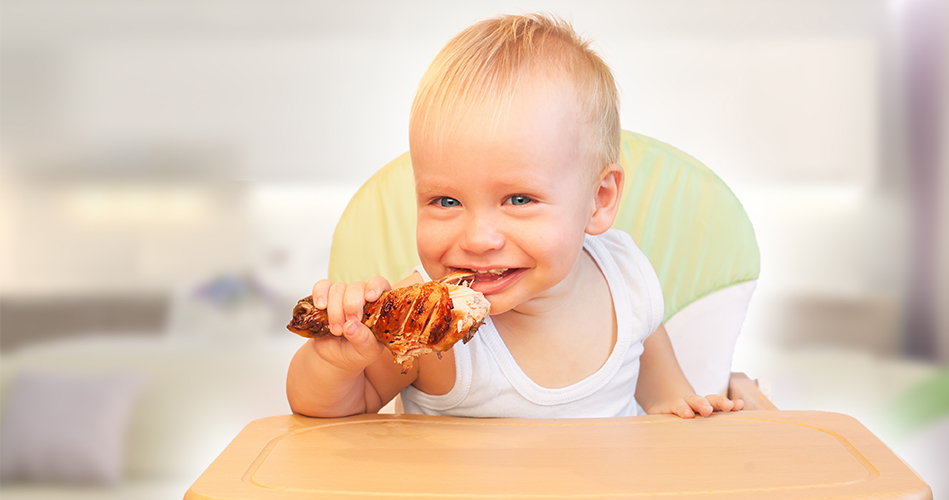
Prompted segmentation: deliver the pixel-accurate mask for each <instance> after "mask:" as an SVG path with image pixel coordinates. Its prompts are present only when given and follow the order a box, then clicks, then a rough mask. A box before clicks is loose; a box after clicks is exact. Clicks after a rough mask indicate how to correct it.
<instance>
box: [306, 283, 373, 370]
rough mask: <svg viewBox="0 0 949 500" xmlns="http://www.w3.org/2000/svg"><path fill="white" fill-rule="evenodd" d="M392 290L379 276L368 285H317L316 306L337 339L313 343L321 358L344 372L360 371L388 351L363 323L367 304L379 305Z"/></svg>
mask: <svg viewBox="0 0 949 500" xmlns="http://www.w3.org/2000/svg"><path fill="white" fill-rule="evenodd" d="M391 288H392V286H391V285H390V284H389V282H388V281H387V280H386V279H385V278H383V277H381V276H376V277H375V278H372V279H370V280H369V281H368V282H362V281H357V282H353V283H343V282H337V283H332V282H330V281H329V280H320V281H318V282H317V283H316V284H315V285H313V304H314V305H315V306H316V307H317V308H318V309H325V310H326V316H327V320H328V323H329V328H330V333H332V334H333V335H334V337H325V338H322V339H312V342H313V346H314V349H315V350H316V352H317V354H318V355H319V356H320V357H321V358H323V359H324V360H326V361H327V362H329V363H330V364H332V365H334V366H337V367H339V368H341V369H344V370H350V371H360V370H363V369H365V368H366V367H367V366H369V365H370V364H371V363H372V362H373V361H375V359H376V358H377V357H378V356H379V354H380V353H382V350H383V349H384V348H385V347H384V346H383V345H382V344H380V343H379V342H378V341H377V340H376V336H375V335H373V333H372V331H371V330H369V328H367V327H366V325H364V324H363V323H362V318H363V314H364V312H363V309H364V308H365V306H366V302H375V301H376V300H377V299H379V296H381V295H382V293H383V292H385V291H387V290H390V289H391Z"/></svg>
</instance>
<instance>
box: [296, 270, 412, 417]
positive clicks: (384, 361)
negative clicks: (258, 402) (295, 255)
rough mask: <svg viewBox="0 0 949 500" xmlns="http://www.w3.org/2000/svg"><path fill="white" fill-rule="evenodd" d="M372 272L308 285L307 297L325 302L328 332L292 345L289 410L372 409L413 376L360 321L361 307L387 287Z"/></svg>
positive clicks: (337, 412)
mask: <svg viewBox="0 0 949 500" xmlns="http://www.w3.org/2000/svg"><path fill="white" fill-rule="evenodd" d="M389 289H390V286H389V282H388V281H386V280H385V279H384V278H381V277H376V278H373V279H370V280H369V281H368V282H366V283H363V282H356V283H349V284H347V283H330V281H329V280H321V281H319V282H318V283H317V284H316V285H314V287H313V303H314V305H316V307H318V308H321V309H322V308H325V309H326V314H327V318H328V320H329V321H328V322H329V326H330V332H331V333H332V334H333V335H334V336H332V337H324V338H311V339H309V340H307V341H306V343H304V344H303V346H301V347H300V349H298V350H297V353H296V354H295V355H294V356H293V359H292V360H291V361H290V368H289V370H288V372H287V400H288V401H289V403H290V409H291V410H293V411H294V412H295V413H300V414H303V415H309V416H314V417H339V416H344V415H353V414H357V413H375V412H377V411H379V409H380V408H382V406H383V405H385V404H386V403H387V402H388V401H389V400H390V399H392V398H393V397H395V395H396V394H398V392H399V391H400V390H401V389H403V388H405V386H407V385H408V384H410V383H412V381H414V379H415V376H416V375H417V373H418V372H417V370H415V371H413V372H411V373H409V374H406V375H402V374H401V368H400V366H399V365H397V364H395V363H393V362H392V355H391V353H389V351H388V350H387V349H386V348H385V346H383V345H382V344H380V343H379V342H378V341H377V340H376V337H375V335H373V333H372V331H370V330H369V329H368V328H366V326H365V325H363V324H362V321H361V320H362V317H363V307H364V306H365V304H366V302H373V301H375V300H376V299H378V298H379V296H380V295H382V293H383V292H385V291H386V290H389Z"/></svg>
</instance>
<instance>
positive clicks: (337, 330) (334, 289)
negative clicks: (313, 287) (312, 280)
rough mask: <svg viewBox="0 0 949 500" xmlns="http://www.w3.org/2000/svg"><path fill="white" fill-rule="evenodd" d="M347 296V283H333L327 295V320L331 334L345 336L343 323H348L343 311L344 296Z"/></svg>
mask: <svg viewBox="0 0 949 500" xmlns="http://www.w3.org/2000/svg"><path fill="white" fill-rule="evenodd" d="M345 294H346V283H343V282H337V283H333V285H332V286H331V287H330V289H329V292H328V293H327V294H326V320H327V322H328V323H329V325H330V333H332V334H333V335H337V336H339V335H342V334H343V323H345V322H346V317H345V311H344V310H343V296H344V295H345Z"/></svg>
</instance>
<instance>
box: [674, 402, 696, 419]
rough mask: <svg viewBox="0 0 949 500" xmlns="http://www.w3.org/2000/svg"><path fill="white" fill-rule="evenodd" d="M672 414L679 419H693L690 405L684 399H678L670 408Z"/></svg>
mask: <svg viewBox="0 0 949 500" xmlns="http://www.w3.org/2000/svg"><path fill="white" fill-rule="evenodd" d="M672 413H674V414H676V415H678V416H679V417H680V418H695V412H694V411H692V407H691V405H689V403H688V402H687V401H686V400H684V399H680V400H679V401H678V402H677V403H676V404H674V405H673V406H672Z"/></svg>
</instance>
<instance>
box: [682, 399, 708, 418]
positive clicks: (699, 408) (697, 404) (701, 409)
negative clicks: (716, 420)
mask: <svg viewBox="0 0 949 500" xmlns="http://www.w3.org/2000/svg"><path fill="white" fill-rule="evenodd" d="M685 400H686V402H687V403H688V404H689V407H690V408H691V409H692V410H694V411H695V412H696V413H698V414H699V415H702V416H703V417H707V416H709V415H711V414H712V412H713V411H714V410H715V409H714V408H712V404H711V403H709V402H708V400H707V399H705V398H703V397H702V396H698V395H693V396H687V397H686V398H685Z"/></svg>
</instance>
